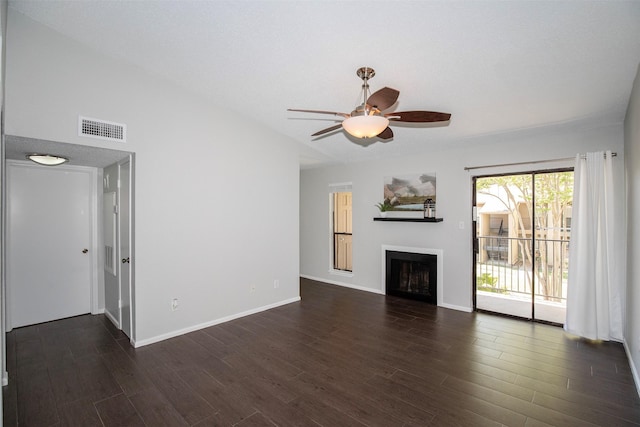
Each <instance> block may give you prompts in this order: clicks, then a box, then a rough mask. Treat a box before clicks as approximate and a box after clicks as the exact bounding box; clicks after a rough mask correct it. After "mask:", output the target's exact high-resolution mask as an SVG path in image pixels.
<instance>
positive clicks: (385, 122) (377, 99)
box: [287, 67, 451, 140]
mask: <svg viewBox="0 0 640 427" xmlns="http://www.w3.org/2000/svg"><path fill="white" fill-rule="evenodd" d="M356 74H357V75H358V77H360V78H361V79H362V82H363V83H362V91H363V97H364V100H363V102H362V104H361V105H359V106H357V107H356V108H355V110H353V111H352V112H351V113H339V112H335V111H323V110H300V109H294V108H289V109H288V110H287V111H297V112H301V113H320V114H332V115H334V116H341V117H344V120H342V122H340V123H339V124H337V125H334V126H331V127H328V128H326V129H322V130H320V131H318V132H316V133H314V134H313V135H311V136H320V135H324V134H326V133H329V132H332V131H334V130H337V129H340V128H341V127H342V128H343V129H344V130H345V131H347V133H349V134H350V135H352V136H355V137H356V138H374V137H378V138H380V139H385V140H386V139H391V138H393V131H392V130H391V128H390V127H389V125H390V124H392V123H393V122H405V123H434V122H446V121H448V120H449V119H450V118H451V114H449V113H438V112H436V111H395V112H390V113H384V111H385V110H386V109H388V108H390V107H391V106H392V105H393V104H395V102H396V101H397V100H398V96H399V95H400V92H399V91H397V90H395V89H392V88H389V87H384V88H382V89H380V90H378V91H376V92H374V93H372V94H371V95H369V96H368V97H367V95H368V94H369V80H370V79H372V78H373V76H375V74H376V72H375V70H374V69H373V68H369V67H361V68H358V70H357V71H356Z"/></svg>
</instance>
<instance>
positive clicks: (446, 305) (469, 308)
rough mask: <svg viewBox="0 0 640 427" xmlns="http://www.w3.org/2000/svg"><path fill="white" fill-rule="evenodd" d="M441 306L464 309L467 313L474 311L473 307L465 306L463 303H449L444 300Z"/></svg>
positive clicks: (458, 309)
mask: <svg viewBox="0 0 640 427" xmlns="http://www.w3.org/2000/svg"><path fill="white" fill-rule="evenodd" d="M440 307H442V308H448V309H451V310H457V311H464V312H466V313H471V312H472V311H473V309H472V308H471V307H463V306H461V305H454V304H447V303H446V302H443V303H442V304H440Z"/></svg>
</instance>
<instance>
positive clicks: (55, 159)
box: [27, 153, 69, 166]
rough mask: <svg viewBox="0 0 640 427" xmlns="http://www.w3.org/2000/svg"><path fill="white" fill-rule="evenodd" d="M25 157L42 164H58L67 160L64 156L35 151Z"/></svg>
mask: <svg viewBox="0 0 640 427" xmlns="http://www.w3.org/2000/svg"><path fill="white" fill-rule="evenodd" d="M27 159H29V160H31V161H32V162H35V163H37V164H39V165H44V166H58V165H61V164H63V163H66V162H68V161H69V159H67V158H66V157H61V156H55V155H52V154H35V153H34V154H29V155H27Z"/></svg>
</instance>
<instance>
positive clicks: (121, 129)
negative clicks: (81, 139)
mask: <svg viewBox="0 0 640 427" xmlns="http://www.w3.org/2000/svg"><path fill="white" fill-rule="evenodd" d="M78 136H88V137H89V138H98V139H107V140H109V141H118V142H126V141H127V125H123V124H120V123H114V122H107V121H105V120H98V119H90V118H88V117H82V116H80V117H78Z"/></svg>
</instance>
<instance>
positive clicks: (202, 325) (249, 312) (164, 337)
mask: <svg viewBox="0 0 640 427" xmlns="http://www.w3.org/2000/svg"><path fill="white" fill-rule="evenodd" d="M298 301H300V297H299V296H298V297H294V298H289V299H287V300H284V301H278V302H276V303H273V304H269V305H264V306H262V307H258V308H254V309H251V310H247V311H243V312H241V313H236V314H232V315H230V316H225V317H221V318H219V319H215V320H211V321H208V322H205V323H200V324H197V325H193V326H189V327H188V328H183V329H178V330H177V331H172V332H167V333H166V334H162V335H157V336H155V337H151V338H146V339H144V340H140V341H133V340H131V344H132V345H133V346H134V347H135V348H138V347H143V346H145V345H149V344H154V343H157V342H160V341H164V340H168V339H169V338H174V337H177V336H180V335H184V334H188V333H189V332H194V331H198V330H200V329H204V328H208V327H210V326H214V325H219V324H220V323H225V322H229V321H231V320H235V319H239V318H241V317H245V316H250V315H252V314H256V313H260V312H262V311H266V310H271V309H272V308H276V307H280V306H282V305H287V304H291V303H294V302H298Z"/></svg>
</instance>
